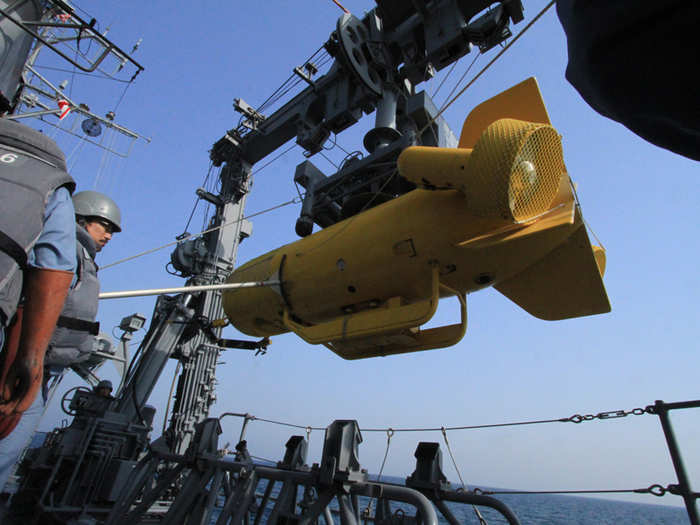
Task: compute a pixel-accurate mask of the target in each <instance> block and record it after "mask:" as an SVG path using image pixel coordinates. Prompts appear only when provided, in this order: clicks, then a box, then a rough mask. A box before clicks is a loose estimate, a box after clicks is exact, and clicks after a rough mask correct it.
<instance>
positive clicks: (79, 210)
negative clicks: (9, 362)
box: [45, 191, 121, 375]
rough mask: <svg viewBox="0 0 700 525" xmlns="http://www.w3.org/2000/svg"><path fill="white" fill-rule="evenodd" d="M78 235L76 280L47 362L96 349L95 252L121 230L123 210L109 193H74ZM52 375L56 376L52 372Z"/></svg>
mask: <svg viewBox="0 0 700 525" xmlns="http://www.w3.org/2000/svg"><path fill="white" fill-rule="evenodd" d="M73 206H74V207H75V219H76V223H77V224H76V226H75V228H76V232H75V234H76V238H77V241H78V242H77V244H76V247H77V254H76V255H77V270H76V277H77V282H76V283H75V284H74V285H73V286H71V290H70V292H69V293H68V298H67V299H66V303H65V306H64V308H63V311H62V312H61V315H60V317H59V318H58V322H57V328H56V331H55V332H54V334H53V336H52V337H51V342H50V343H49V349H48V350H47V352H46V360H45V365H46V366H49V367H51V368H52V369H58V371H59V372H60V371H62V369H63V368H65V367H68V366H71V365H75V364H77V363H81V362H83V361H85V360H87V359H88V358H89V357H90V355H91V354H92V352H93V346H94V343H95V336H96V335H97V334H98V333H99V328H100V324H99V323H97V322H95V318H96V317H97V303H98V299H97V296H98V294H99V292H100V282H99V280H98V278H97V265H96V264H95V255H96V254H97V252H100V251H102V249H103V248H104V247H105V245H106V244H107V243H108V242H109V241H110V240H111V239H112V234H113V233H115V232H120V231H121V212H120V210H119V207H118V206H117V204H116V203H115V202H114V201H113V200H112V199H110V198H109V197H108V196H107V195H104V194H103V193H99V192H96V191H81V192H80V193H76V194H75V195H74V196H73ZM52 375H56V374H55V373H52Z"/></svg>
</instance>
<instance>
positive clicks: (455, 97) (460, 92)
mask: <svg viewBox="0 0 700 525" xmlns="http://www.w3.org/2000/svg"><path fill="white" fill-rule="evenodd" d="M555 3H556V0H551V1H550V2H549V3H548V4H547V5H546V6H545V7H544V8H543V9H542V10H541V11H540V12H539V13H537V15H536V16H535V17H534V18H533V19H532V20H530V22H529V23H528V24H527V25H526V26H525V27H524V28H523V29H522V30H521V31H520V32H519V33H518V34H517V35H515V37H514V38H513V39H512V40H511V41H510V42H508V43H507V44H506V45H505V46H504V47H503V48H502V49H501V50H500V51H499V52H498V53H497V54H496V56H495V57H493V58H492V59H491V60H490V61H489V63H488V64H486V65H485V66H484V67H483V68H482V69H481V70H480V71H479V72H478V73H477V74H476V75H475V76H474V78H472V79H471V80H470V81H469V82H468V83H467V85H466V86H464V87H463V88H462V89H461V90H460V91H459V93H457V94H456V95H455V96H454V98H453V99H452V100H450V101H449V102H448V103H446V104H445V105H444V106H443V107H442V108H441V109H440V110H439V111H438V112H437V113H436V114H435V116H434V117H433V118H431V119H430V120H429V121H428V122H427V123H426V124H425V126H423V129H421V130H420V131H419V133H418V134H419V135H422V134H423V132H424V131H425V130H426V129H427V128H428V127H429V126H431V125H432V124H433V123H434V122H435V121H436V120H437V118H438V117H439V116H440V115H442V114H443V113H444V112H445V111H446V110H447V108H449V107H450V106H451V105H452V104H454V103H455V102H456V101H457V99H458V98H459V97H461V96H462V95H463V94H464V92H465V91H466V90H467V89H469V88H470V87H471V86H472V85H473V84H474V82H476V81H477V80H478V79H479V77H480V76H481V75H483V74H484V73H485V72H486V70H488V69H489V68H490V67H491V66H492V65H493V64H494V62H496V60H498V59H499V58H500V57H501V56H503V54H504V53H505V52H506V51H508V49H510V47H511V46H512V45H513V44H514V43H515V42H517V41H518V39H519V38H520V37H521V36H523V34H525V32H526V31H527V30H528V29H530V28H531V27H532V26H533V25H534V23H535V22H537V21H538V20H539V19H540V18H541V17H542V16H543V15H544V14H545V13H546V12H547V11H548V10H549V9H550V8H551V7H552V6H553V5H554V4H555Z"/></svg>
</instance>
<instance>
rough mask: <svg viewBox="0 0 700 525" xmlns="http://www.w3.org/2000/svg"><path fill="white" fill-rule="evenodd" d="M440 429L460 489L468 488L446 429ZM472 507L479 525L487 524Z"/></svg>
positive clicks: (474, 506) (474, 507)
mask: <svg viewBox="0 0 700 525" xmlns="http://www.w3.org/2000/svg"><path fill="white" fill-rule="evenodd" d="M441 431H442V438H443V439H444V440H445V446H446V447H447V452H449V454H450V458H451V459H452V465H454V468H455V471H456V472H457V476H459V481H460V483H461V484H462V489H463V490H469V487H467V485H466V484H465V483H464V479H463V478H462V473H461V472H460V470H459V467H458V466H457V461H456V460H455V456H454V454H453V453H452V447H451V446H450V442H449V441H448V439H447V429H445V427H442V428H441ZM472 509H474V514H476V517H477V519H478V520H479V525H487V524H486V520H485V519H484V517H483V516H482V515H481V512H479V509H478V508H477V507H476V505H472Z"/></svg>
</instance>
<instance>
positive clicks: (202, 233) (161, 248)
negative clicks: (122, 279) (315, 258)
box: [100, 197, 299, 270]
mask: <svg viewBox="0 0 700 525" xmlns="http://www.w3.org/2000/svg"><path fill="white" fill-rule="evenodd" d="M290 204H299V198H298V197H294V198H293V199H291V200H289V201H287V202H283V203H282V204H277V205H276V206H272V207H270V208H266V209H264V210H261V211H259V212H256V213H252V214H250V215H246V216H245V217H243V218H242V219H235V220H233V221H230V222H227V223H224V224H220V225H219V226H214V227H213V228H209V229H208V230H204V231H201V232H199V233H193V234H192V235H188V236H186V237H183V238H181V239H178V240H175V241H172V242H169V243H167V244H163V245H162V246H157V247H156V248H151V249H150V250H146V251H143V252H140V253H137V254H135V255H131V256H130V257H125V258H124V259H119V260H118V261H115V262H113V263H109V264H105V265H104V266H101V267H100V270H105V269H106V268H111V267H113V266H117V265H118V264H123V263H125V262H128V261H132V260H134V259H137V258H139V257H143V256H144V255H148V254H151V253H154V252H157V251H160V250H163V249H165V248H168V247H169V246H174V245H176V244H180V243H181V242H185V241H187V240H189V239H191V238H193V237H198V236H200V235H204V234H206V233H210V232H213V231H216V230H218V229H221V228H226V227H227V226H231V225H233V224H236V223H238V222H240V221H244V220H246V219H251V218H253V217H257V216H258V215H262V214H264V213H268V212H271V211H274V210H277V209H279V208H282V207H284V206H289V205H290Z"/></svg>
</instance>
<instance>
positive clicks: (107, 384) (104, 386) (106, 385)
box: [95, 379, 114, 399]
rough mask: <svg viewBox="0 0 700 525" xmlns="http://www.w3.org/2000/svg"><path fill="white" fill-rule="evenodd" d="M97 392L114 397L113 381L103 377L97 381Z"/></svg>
mask: <svg viewBox="0 0 700 525" xmlns="http://www.w3.org/2000/svg"><path fill="white" fill-rule="evenodd" d="M95 394H97V395H98V396H100V397H104V398H107V399H114V397H112V382H111V381H110V380H109V379H103V380H102V381H100V382H99V383H97V386H96V387H95Z"/></svg>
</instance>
